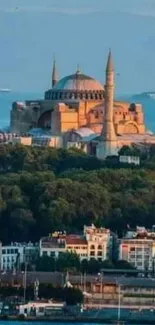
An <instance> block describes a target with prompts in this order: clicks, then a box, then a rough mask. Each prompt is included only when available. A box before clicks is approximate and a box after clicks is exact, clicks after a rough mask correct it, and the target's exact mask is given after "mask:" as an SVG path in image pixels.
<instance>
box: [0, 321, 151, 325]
mask: <svg viewBox="0 0 155 325" xmlns="http://www.w3.org/2000/svg"><path fill="white" fill-rule="evenodd" d="M0 324H1V325H3V324H4V325H5V324H6V325H21V324H24V325H34V324H35V325H49V324H52V325H66V324H67V323H58V322H57V323H49V322H26V321H24V322H23V321H22V322H20V321H13V322H12V321H0ZM68 324H69V325H77V323H68ZM91 324H92V323H83V325H91ZM111 324H114V323H113V322H112V323H111ZM125 324H126V325H130V323H128V324H127V323H125ZM94 325H100V324H97V323H94ZM102 325H109V324H106V323H102ZM134 325H136V324H134ZM143 325H148V324H143Z"/></svg>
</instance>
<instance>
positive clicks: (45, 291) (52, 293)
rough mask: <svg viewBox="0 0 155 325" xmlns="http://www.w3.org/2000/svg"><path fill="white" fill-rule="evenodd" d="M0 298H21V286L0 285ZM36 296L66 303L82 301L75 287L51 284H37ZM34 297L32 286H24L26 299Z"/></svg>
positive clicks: (73, 303) (80, 294)
mask: <svg viewBox="0 0 155 325" xmlns="http://www.w3.org/2000/svg"><path fill="white" fill-rule="evenodd" d="M0 297H1V299H3V300H5V298H6V299H7V300H8V299H9V297H15V298H16V300H21V299H23V297H24V288H23V287H21V286H1V287H0ZM38 297H39V298H41V299H42V298H44V299H51V298H53V299H55V300H56V301H63V302H66V303H67V304H68V305H75V304H76V303H82V302H83V293H82V292H81V291H80V290H79V289H76V288H67V287H60V286H57V287H54V286H52V285H51V284H43V283H41V284H39V289H38ZM33 299H34V286H33V285H28V286H27V287H26V300H27V301H30V300H33Z"/></svg>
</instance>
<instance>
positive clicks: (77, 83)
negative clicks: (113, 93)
mask: <svg viewBox="0 0 155 325" xmlns="http://www.w3.org/2000/svg"><path fill="white" fill-rule="evenodd" d="M54 89H55V90H56V89H57V90H75V91H76V90H78V91H96V90H98V91H100V90H104V88H103V86H102V85H101V84H100V83H99V82H98V81H97V80H95V79H93V78H91V77H89V76H86V75H85V74H83V73H81V72H80V71H79V70H78V71H77V72H76V73H75V74H71V75H69V76H66V77H64V78H62V79H61V80H59V81H58V82H57V84H56V85H55V86H54V88H53V90H54Z"/></svg>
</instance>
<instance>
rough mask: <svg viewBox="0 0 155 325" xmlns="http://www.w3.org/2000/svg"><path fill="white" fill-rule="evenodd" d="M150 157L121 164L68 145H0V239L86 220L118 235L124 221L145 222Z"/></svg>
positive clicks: (154, 209) (152, 197) (151, 217)
mask: <svg viewBox="0 0 155 325" xmlns="http://www.w3.org/2000/svg"><path fill="white" fill-rule="evenodd" d="M152 152H153V150H152ZM151 157H152V158H151V159H152V160H151V161H150V162H148V161H147V162H145V163H144V162H143V166H144V167H145V168H143V169H142V168H138V169H137V168H135V169H134V168H133V167H132V169H130V168H129V167H128V168H124V169H123V168H120V166H119V167H118V168H116V165H115V164H114V165H112V162H110V165H108V164H109V162H102V161H99V160H98V159H97V158H95V157H91V156H88V155H86V154H84V153H83V152H81V151H78V150H73V149H71V150H68V151H66V150H64V149H59V150H56V149H51V148H35V147H24V146H21V145H17V146H11V145H6V146H1V147H0V239H1V241H2V242H3V243H10V242H11V241H28V240H33V241H36V240H39V238H40V237H42V236H46V235H48V234H49V233H51V232H52V231H55V230H66V231H67V232H79V231H81V230H82V229H83V225H84V224H87V225H90V224H91V223H94V224H96V226H104V227H109V228H111V229H112V230H114V231H117V233H118V234H119V235H121V234H122V233H123V232H124V230H125V229H126V227H127V224H129V225H130V226H131V227H135V226H136V225H139V226H140V225H141V226H143V225H145V226H146V227H151V226H152V224H155V194H154V188H155V168H154V167H155V164H154V162H153V161H154V156H153V153H152V156H151ZM107 161H108V160H107ZM149 163H150V166H149V167H148V164H149ZM153 164H154V165H153ZM106 166H107V167H106ZM108 166H113V167H115V168H108ZM146 166H147V167H146ZM153 166H154V167H153ZM148 168H149V169H148ZM60 268H61V267H60ZM92 268H93V266H92Z"/></svg>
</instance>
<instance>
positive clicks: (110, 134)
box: [103, 50, 116, 141]
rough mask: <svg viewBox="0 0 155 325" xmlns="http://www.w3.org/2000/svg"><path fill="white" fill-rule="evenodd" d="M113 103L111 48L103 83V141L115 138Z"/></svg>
mask: <svg viewBox="0 0 155 325" xmlns="http://www.w3.org/2000/svg"><path fill="white" fill-rule="evenodd" d="M113 105H114V66H113V60H112V54H111V50H109V55H108V60H107V66H106V84H105V103H104V106H105V114H104V123H103V136H104V141H106V140H107V141H113V140H115V138H116V135H115V130H114V123H113Z"/></svg>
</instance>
